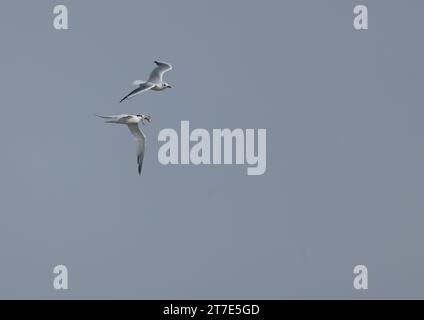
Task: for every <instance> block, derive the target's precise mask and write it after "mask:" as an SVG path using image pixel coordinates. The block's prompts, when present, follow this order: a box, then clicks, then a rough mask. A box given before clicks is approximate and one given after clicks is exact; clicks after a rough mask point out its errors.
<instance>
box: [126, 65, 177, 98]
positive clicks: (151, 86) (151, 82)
mask: <svg viewBox="0 0 424 320" xmlns="http://www.w3.org/2000/svg"><path fill="white" fill-rule="evenodd" d="M155 64H156V66H157V67H156V68H154V69H153V71H152V72H151V73H150V76H149V79H148V80H147V81H141V80H136V81H134V85H136V86H138V88H136V89H134V90H133V91H131V92H130V93H129V94H127V95H126V96H125V97H124V98H122V99H121V101H120V102H123V101H125V100H128V99H130V98H132V97H134V96H136V95H138V94H141V93H143V92H146V91H148V90H153V91H163V90H165V89H167V88H171V86H170V85H169V84H168V83H167V82H165V81H163V75H164V74H165V73H166V72H168V71H170V70H172V66H171V65H170V64H169V63H167V62H161V61H155Z"/></svg>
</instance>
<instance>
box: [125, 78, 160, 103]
mask: <svg viewBox="0 0 424 320" xmlns="http://www.w3.org/2000/svg"><path fill="white" fill-rule="evenodd" d="M154 86H155V85H154V84H153V83H150V82H144V83H141V84H140V86H139V87H138V88H137V89H134V90H133V91H131V92H130V93H129V94H127V95H126V96H125V97H123V98H122V99H121V101H119V102H122V101H124V100H127V99H130V98H132V97H134V96H136V95H138V94H140V93H143V92H144V91H147V90H150V89H152V88H153V87H154Z"/></svg>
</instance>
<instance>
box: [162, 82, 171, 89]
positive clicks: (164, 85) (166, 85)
mask: <svg viewBox="0 0 424 320" xmlns="http://www.w3.org/2000/svg"><path fill="white" fill-rule="evenodd" d="M163 87H164V88H165V89H168V88H172V87H171V85H170V84H169V83H168V82H164V83H163Z"/></svg>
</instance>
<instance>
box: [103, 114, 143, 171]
mask: <svg viewBox="0 0 424 320" xmlns="http://www.w3.org/2000/svg"><path fill="white" fill-rule="evenodd" d="M97 116H98V117H100V118H103V119H107V121H106V122H107V123H117V124H125V125H127V126H128V128H129V130H130V132H131V134H132V135H133V137H134V139H135V142H136V145H137V165H138V174H139V175H141V168H142V166H143V158H144V150H145V145H146V136H145V135H144V133H143V132H142V131H141V130H140V128H139V127H138V124H139V123H140V122H141V123H142V124H143V125H144V124H145V121H147V122H150V121H151V118H150V116H146V115H143V114H138V115H130V114H121V115H114V116H99V115H97Z"/></svg>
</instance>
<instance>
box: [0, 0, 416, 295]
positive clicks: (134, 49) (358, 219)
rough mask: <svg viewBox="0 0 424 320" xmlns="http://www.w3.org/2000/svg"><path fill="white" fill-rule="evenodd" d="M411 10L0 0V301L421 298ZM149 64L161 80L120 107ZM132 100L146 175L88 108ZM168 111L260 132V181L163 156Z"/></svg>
mask: <svg viewBox="0 0 424 320" xmlns="http://www.w3.org/2000/svg"><path fill="white" fill-rule="evenodd" d="M57 4H64V5H67V7H68V10H69V26H70V30H68V31H57V30H55V29H54V28H53V18H54V15H53V8H54V6H55V5H57ZM357 4H365V5H367V6H368V9H369V30H367V31H355V30H354V28H353V25H352V21H353V7H354V6H355V5H357ZM423 10H424V2H423V1H421V0H415V1H413V0H410V1H403V2H400V1H394V0H393V1H368V0H361V1H349V0H346V1H337V0H320V1H312V0H308V1H306V0H303V1H299V0H291V1H281V0H275V1H272V0H267V1H223V0H220V1H205V0H201V1H199V0H179V1H174V0H161V1H141V0H139V1H136V0H126V1H112V0H102V1H99V0H97V1H82V0H79V1H76V0H73V1H65V0H56V1H41V0H40V1H30V0H26V1H21V0H19V1H17V0H4V1H1V3H0V39H1V50H0V57H1V60H0V66H1V69H0V91H1V97H0V99H1V112H2V113H1V125H0V147H1V160H0V162H1V166H0V195H1V198H0V298H41V299H44V298H54V299H70V298H82V299H86V298H169V299H186V298H192V299H193V298H197V299H202V298H221V299H226V298H234V299H235V298H239V299H243V298H252V299H254V298H269V299H282V298H324V299H325V298H340V299H344V298H354V299H368V298H424V295H423V292H424V256H423V250H422V244H423V241H424V235H423V231H422V230H423V223H424V218H423V209H424V197H423V192H424V188H423V187H424V182H423V181H424V180H423V178H424V172H423V163H424V149H423V137H424V126H423V116H424V109H423V104H422V97H423V89H422V84H423V71H424V70H423V63H422V57H423V56H424V50H423V49H424V46H423V42H422V31H423V26H424V22H423V19H422V12H423ZM155 59H161V60H165V61H169V62H171V63H172V64H173V65H174V70H173V71H172V72H170V73H168V74H167V80H168V81H169V82H170V84H171V85H173V89H169V90H167V91H165V92H161V93H156V92H148V93H146V94H144V95H143V96H138V97H136V98H134V99H133V100H130V101H129V102H128V103H126V104H119V103H118V101H119V100H120V99H121V98H122V97H123V96H124V95H125V94H127V93H128V92H129V91H130V90H132V88H133V86H132V81H133V80H136V79H144V78H145V77H147V75H148V73H149V72H150V70H151V69H152V67H154V65H153V60H155ZM140 112H143V113H146V114H149V115H151V116H152V119H153V122H152V123H151V124H150V125H148V126H146V127H145V128H144V131H145V133H146V135H147V139H148V145H147V151H146V158H145V163H144V168H143V169H144V175H143V176H142V177H139V176H138V175H137V168H136V155H135V147H134V143H133V141H132V138H131V136H130V134H129V132H128V130H127V129H126V128H125V127H120V126H113V125H107V124H104V123H103V121H101V120H100V119H97V118H95V117H94V114H95V113H100V114H120V113H140ZM181 120H189V121H190V125H191V128H193V129H194V128H197V127H200V128H206V129H208V130H212V129H213V128H227V127H228V128H244V129H246V128H265V129H267V133H268V135H267V147H268V153H267V171H266V174H265V175H263V176H256V177H254V176H247V175H246V167H245V166H236V165H234V166H197V167H196V166H192V165H190V166H183V165H180V166H162V165H160V164H159V162H158V160H157V150H158V148H159V147H160V145H161V144H160V143H158V141H157V135H158V132H159V131H160V130H161V129H163V128H174V129H176V130H179V126H180V121H181ZM58 264H64V265H66V266H67V267H68V269H69V290H68V291H56V290H54V289H53V277H54V275H53V267H54V266H55V265H58ZM358 264H365V265H366V266H367V267H368V271H369V290H368V291H356V290H354V288H353V285H352V281H353V278H354V276H353V268H354V266H355V265H358Z"/></svg>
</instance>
